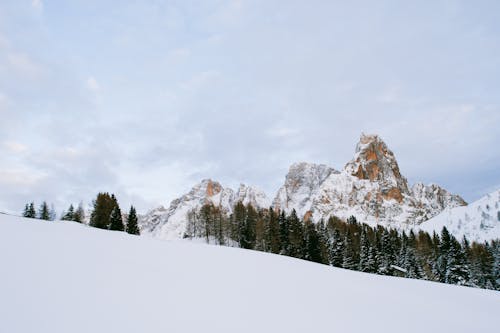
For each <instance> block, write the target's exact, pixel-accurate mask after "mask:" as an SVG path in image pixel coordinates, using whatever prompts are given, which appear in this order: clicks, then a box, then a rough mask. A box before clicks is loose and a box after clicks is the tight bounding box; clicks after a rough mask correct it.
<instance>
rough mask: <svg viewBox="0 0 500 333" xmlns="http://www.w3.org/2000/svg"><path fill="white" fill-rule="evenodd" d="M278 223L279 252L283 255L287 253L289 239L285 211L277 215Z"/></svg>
mask: <svg viewBox="0 0 500 333" xmlns="http://www.w3.org/2000/svg"><path fill="white" fill-rule="evenodd" d="M278 224H279V228H280V244H281V250H280V253H281V254H283V255H288V251H289V247H290V239H289V231H290V230H289V226H288V219H287V218H286V217H285V211H283V210H282V211H281V214H280V215H279V219H278Z"/></svg>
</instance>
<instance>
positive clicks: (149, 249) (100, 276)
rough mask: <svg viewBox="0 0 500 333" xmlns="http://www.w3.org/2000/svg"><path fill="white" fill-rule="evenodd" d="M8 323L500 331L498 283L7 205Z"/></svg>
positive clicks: (82, 328) (3, 247)
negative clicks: (359, 268)
mask: <svg viewBox="0 0 500 333" xmlns="http://www.w3.org/2000/svg"><path fill="white" fill-rule="evenodd" d="M0 227H1V230H2V232H1V233H0V262H1V263H2V265H1V268H0V295H1V297H0V313H1V316H0V318H1V320H0V332H9V333H17V332H37V333H46V332H47V333H48V332H50V333H59V332H61V333H67V332H72V333H79V332H82V333H83V332H85V333H87V332H120V333H127V332H133V333H136V332H148V333H154V332H242V333H244V332H252V333H253V332H330V331H332V332H402V331H404V332H419V333H420V332H431V331H432V332H455V333H458V332H495V331H496V330H498V327H499V326H500V318H499V317H498V313H500V293H498V292H495V291H487V290H480V289H473V288H466V287H457V286H452V285H444V284H438V283H431V282H425V281H417V280H408V279H400V278H393V277H384V276H377V275H370V274H365V273H359V272H354V271H347V270H342V269H336V268H332V267H329V266H323V265H319V264H314V263H309V262H305V261H301V260H297V259H292V258H287V257H283V256H278V255H272V254H267V253H260V252H255V251H248V250H241V249H236V248H226V247H219V246H209V245H204V244H196V243H191V242H188V241H175V242H165V241H159V240H154V239H148V238H146V237H134V236H131V235H127V234H125V233H122V232H111V231H105V230H99V229H93V228H90V227H87V226H85V225H81V224H77V223H73V222H44V221H40V220H28V219H23V218H17V217H8V216H5V215H0Z"/></svg>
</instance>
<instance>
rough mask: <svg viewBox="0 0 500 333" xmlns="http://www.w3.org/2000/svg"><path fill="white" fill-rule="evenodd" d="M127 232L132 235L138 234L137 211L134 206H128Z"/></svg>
mask: <svg viewBox="0 0 500 333" xmlns="http://www.w3.org/2000/svg"><path fill="white" fill-rule="evenodd" d="M127 232H128V233H129V234H132V235H140V231H139V226H138V224H137V212H136V211H135V207H134V206H130V211H129V213H128V217H127Z"/></svg>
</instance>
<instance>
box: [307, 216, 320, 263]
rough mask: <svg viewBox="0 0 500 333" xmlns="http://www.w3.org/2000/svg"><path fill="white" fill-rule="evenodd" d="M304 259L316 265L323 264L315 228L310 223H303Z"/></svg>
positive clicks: (318, 237)
mask: <svg viewBox="0 0 500 333" xmlns="http://www.w3.org/2000/svg"><path fill="white" fill-rule="evenodd" d="M304 259H306V260H309V261H314V262H318V263H325V260H324V258H323V255H322V251H321V244H320V236H319V234H318V232H317V231H316V227H315V226H314V224H313V223H312V222H310V221H306V223H305V255H304Z"/></svg>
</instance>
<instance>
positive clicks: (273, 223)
mask: <svg viewBox="0 0 500 333" xmlns="http://www.w3.org/2000/svg"><path fill="white" fill-rule="evenodd" d="M278 215H279V214H278ZM278 215H277V214H276V212H275V211H274V210H273V208H272V207H270V208H269V215H268V219H269V221H268V223H267V224H266V226H267V228H266V239H267V246H268V251H269V252H271V253H279V252H280V249H281V242H280V225H279V222H278Z"/></svg>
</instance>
